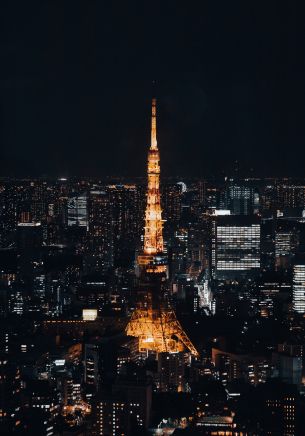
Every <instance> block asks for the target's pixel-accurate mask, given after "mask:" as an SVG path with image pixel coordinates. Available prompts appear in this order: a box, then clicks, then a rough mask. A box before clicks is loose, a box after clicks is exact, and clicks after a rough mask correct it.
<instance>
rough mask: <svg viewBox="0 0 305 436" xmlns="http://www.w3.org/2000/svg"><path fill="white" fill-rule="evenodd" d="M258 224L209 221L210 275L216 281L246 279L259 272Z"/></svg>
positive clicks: (254, 220)
mask: <svg viewBox="0 0 305 436" xmlns="http://www.w3.org/2000/svg"><path fill="white" fill-rule="evenodd" d="M260 265H261V263H260V220H259V218H257V217H246V216H238V217H236V216H231V215H228V216H218V217H216V218H215V219H214V221H213V235H212V272H213V276H214V278H216V279H224V280H225V279H230V278H231V279H238V278H245V277H250V276H252V275H253V274H255V273H257V272H259V270H260Z"/></svg>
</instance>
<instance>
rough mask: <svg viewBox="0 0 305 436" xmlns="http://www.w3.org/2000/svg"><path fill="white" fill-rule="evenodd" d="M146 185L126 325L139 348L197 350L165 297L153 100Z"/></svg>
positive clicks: (154, 106) (164, 268) (195, 353)
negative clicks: (136, 286) (136, 283)
mask: <svg viewBox="0 0 305 436" xmlns="http://www.w3.org/2000/svg"><path fill="white" fill-rule="evenodd" d="M147 176H148V186H147V204H146V211H145V227H144V245H143V251H142V253H141V254H140V255H139V256H138V257H137V266H138V267H139V269H140V280H141V282H142V283H141V287H142V290H141V292H140V293H139V296H141V297H140V298H138V304H137V308H136V309H135V310H134V312H133V314H132V316H131V318H130V320H129V323H128V325H127V328H126V333H127V335H128V336H134V337H137V338H138V340H139V351H152V352H156V353H160V352H172V353H173V352H175V353H176V352H180V351H183V350H185V349H187V350H189V351H190V352H191V353H192V354H193V355H195V356H197V355H198V352H197V350H196V348H195V347H194V345H193V344H192V342H191V341H190V339H189V338H188V336H187V335H186V333H185V332H184V330H183V328H182V326H181V324H180V323H179V321H178V319H177V317H176V314H175V312H174V310H173V309H172V308H171V306H170V304H169V301H168V299H167V298H166V294H167V293H166V272H167V264H166V260H165V259H166V258H165V255H164V243H163V231H162V227H163V222H162V209H161V201H160V200H161V198H160V155H159V150H158V146H157V120H156V99H153V100H152V116H151V145H150V148H149V151H148V166H147Z"/></svg>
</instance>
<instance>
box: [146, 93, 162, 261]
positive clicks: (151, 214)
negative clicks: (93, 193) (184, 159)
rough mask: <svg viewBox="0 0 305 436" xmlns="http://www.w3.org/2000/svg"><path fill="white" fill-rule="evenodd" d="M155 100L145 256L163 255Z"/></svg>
mask: <svg viewBox="0 0 305 436" xmlns="http://www.w3.org/2000/svg"><path fill="white" fill-rule="evenodd" d="M156 112H157V111H156V99H155V98H153V99H152V112H151V145H150V148H149V150H148V163H147V178H148V186H147V203H146V211H145V229H144V230H145V232H144V247H143V252H144V254H146V255H156V254H160V253H163V234H162V224H163V223H162V210H161V202H160V164H159V162H160V155H159V150H158V146H157V121H156Z"/></svg>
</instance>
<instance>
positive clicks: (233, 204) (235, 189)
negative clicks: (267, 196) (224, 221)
mask: <svg viewBox="0 0 305 436" xmlns="http://www.w3.org/2000/svg"><path fill="white" fill-rule="evenodd" d="M224 203H225V204H224V205H223V206H224V209H229V210H230V211H231V214H232V215H252V214H253V213H257V212H258V208H259V195H258V192H257V191H256V190H255V189H254V188H253V187H252V186H247V185H244V184H242V183H236V182H231V183H230V184H229V186H228V187H227V189H226V190H225V193H224Z"/></svg>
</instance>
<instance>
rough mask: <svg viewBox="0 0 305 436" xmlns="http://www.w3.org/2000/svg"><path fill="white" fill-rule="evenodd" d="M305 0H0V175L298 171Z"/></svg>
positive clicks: (301, 167)
mask: <svg viewBox="0 0 305 436" xmlns="http://www.w3.org/2000/svg"><path fill="white" fill-rule="evenodd" d="M4 3H7V5H5V4H4ZM179 5H181V6H179ZM301 6H302V2H301V1H298V2H297V1H292V0H289V1H264V2H254V1H245V0H243V1H234V0H232V1H228V0H224V1H216V0H211V1H203V0H202V1H198V2H193V1H185V2H183V3H182V2H181V3H180V2H177V1H166V0H163V1H160V2H158V1H143V0H142V1H137V2H135V1H124V2H117V1H102V0H100V1H90V0H87V1H82V2H79V1H71V2H69V1H62V0H61V1H55V0H53V1H43V0H41V1H37V2H31V1H30V2H27V1H24V0H23V1H19V2H14V1H8V2H1V6H0V9H1V10H0V16H1V23H0V24H1V44H0V50H1V68H0V79H1V80H0V83H1V87H0V96H1V97H0V102H1V107H0V111H1V112H0V144H1V146H0V154H1V156H0V157H1V174H0V175H12V176H13V175H14V176H36V175H43V174H46V175H52V176H53V175H54V176H72V175H93V176H101V177H103V176H106V175H122V176H125V175H132V176H141V175H143V174H144V172H145V161H146V153H147V147H148V145H149V133H150V132H149V123H150V119H149V115H150V99H151V96H152V85H151V82H152V80H153V79H155V80H156V81H157V89H156V94H157V98H158V144H159V148H160V153H161V159H162V162H161V165H162V174H163V175H168V176H170V175H171V176H176V175H182V176H200V177H201V176H213V175H220V174H230V172H232V169H233V167H234V161H235V160H236V159H237V160H238V161H239V166H240V168H241V173H244V174H248V175H251V174H253V175H260V176H274V175H278V176H286V175H289V176H305V128H304V123H305V92H304V81H305V62H304V57H305V32H304V28H305V25H304V22H305V20H304V11H303V10H302V9H301Z"/></svg>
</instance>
